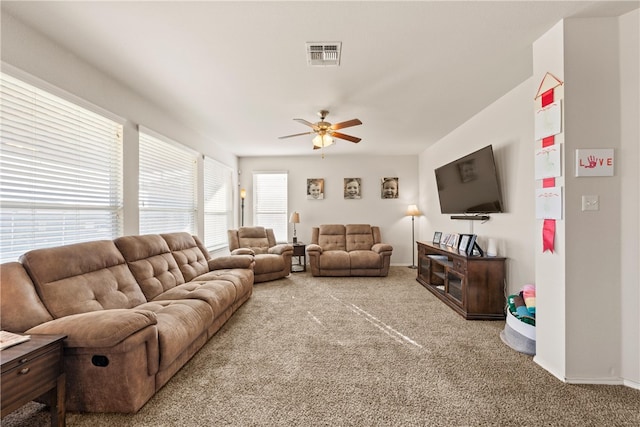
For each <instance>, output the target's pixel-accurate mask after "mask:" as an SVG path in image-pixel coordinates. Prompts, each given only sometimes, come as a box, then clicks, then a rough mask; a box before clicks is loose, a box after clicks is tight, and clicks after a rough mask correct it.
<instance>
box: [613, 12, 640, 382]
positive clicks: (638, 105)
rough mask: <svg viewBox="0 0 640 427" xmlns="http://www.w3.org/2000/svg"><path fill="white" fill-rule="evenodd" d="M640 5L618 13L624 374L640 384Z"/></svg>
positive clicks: (628, 379)
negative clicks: (639, 118)
mask: <svg viewBox="0 0 640 427" xmlns="http://www.w3.org/2000/svg"><path fill="white" fill-rule="evenodd" d="M639 27H640V10H635V11H634V12H631V13H628V14H626V15H624V16H622V17H621V18H620V29H619V35H618V39H619V40H620V81H621V87H622V90H621V105H622V111H621V132H620V141H621V144H620V151H619V155H618V156H617V159H618V161H617V163H618V165H619V170H620V171H621V187H620V189H621V192H622V200H621V205H620V212H621V216H620V226H621V235H622V236H623V237H622V241H621V250H620V271H621V272H622V274H621V280H622V291H621V295H620V298H621V310H620V314H621V318H620V322H621V325H622V328H621V329H622V331H621V337H620V338H621V341H622V351H621V352H622V367H621V376H622V378H624V380H625V382H626V384H627V385H629V386H634V387H636V388H638V389H640V310H638V307H640V263H639V262H638V260H639V259H640V249H639V246H640V243H639V242H640V173H639V172H638V165H640V147H639V145H640V144H639V143H638V142H639V141H640V120H638V117H640V78H639V76H640V31H639V30H638V28H639Z"/></svg>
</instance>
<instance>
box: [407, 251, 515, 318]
mask: <svg viewBox="0 0 640 427" xmlns="http://www.w3.org/2000/svg"><path fill="white" fill-rule="evenodd" d="M417 244H418V277H417V278H416V280H417V281H418V282H419V283H420V284H421V285H422V286H424V287H425V288H427V289H428V290H429V291H431V293H433V294H434V295H435V296H436V297H438V298H439V299H441V300H442V301H443V302H444V303H445V304H447V305H448V306H449V307H451V308H452V309H454V310H455V311H456V312H458V313H459V314H460V315H461V316H462V317H464V318H465V319H468V320H503V319H504V318H505V311H504V310H505V277H506V276H505V261H506V258H503V257H488V256H469V255H467V254H462V253H459V252H458V251H457V250H456V249H453V248H451V247H448V246H441V245H439V244H433V243H429V242H417Z"/></svg>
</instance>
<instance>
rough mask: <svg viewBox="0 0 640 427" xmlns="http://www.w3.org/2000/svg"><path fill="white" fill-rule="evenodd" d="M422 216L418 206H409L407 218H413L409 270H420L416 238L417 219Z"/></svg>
mask: <svg viewBox="0 0 640 427" xmlns="http://www.w3.org/2000/svg"><path fill="white" fill-rule="evenodd" d="M419 215H421V214H420V211H419V210H418V207H417V206H416V205H409V207H408V208H407V216H410V217H411V265H410V266H409V268H418V267H417V266H416V262H415V261H416V238H415V225H414V222H415V217H417V216H419Z"/></svg>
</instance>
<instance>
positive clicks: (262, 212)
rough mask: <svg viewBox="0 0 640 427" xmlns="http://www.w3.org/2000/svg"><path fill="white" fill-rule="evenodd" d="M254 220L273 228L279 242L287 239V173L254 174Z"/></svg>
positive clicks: (256, 222) (258, 223)
mask: <svg viewBox="0 0 640 427" xmlns="http://www.w3.org/2000/svg"><path fill="white" fill-rule="evenodd" d="M253 190H254V195H253V222H254V224H255V225H259V226H262V227H265V228H273V232H274V234H275V236H276V240H277V241H278V242H286V241H287V230H288V226H287V173H286V172H256V173H254V174H253Z"/></svg>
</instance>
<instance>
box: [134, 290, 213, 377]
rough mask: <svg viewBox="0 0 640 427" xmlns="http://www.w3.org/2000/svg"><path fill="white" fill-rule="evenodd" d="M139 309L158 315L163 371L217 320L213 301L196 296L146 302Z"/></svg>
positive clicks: (161, 367) (160, 366)
mask: <svg viewBox="0 0 640 427" xmlns="http://www.w3.org/2000/svg"><path fill="white" fill-rule="evenodd" d="M138 309H140V310H149V311H152V312H154V313H155V314H156V317H157V319H158V323H157V325H156V327H157V328H158V344H159V346H160V365H159V368H160V370H161V371H162V370H163V369H165V368H167V367H168V366H169V365H171V363H173V361H175V360H176V359H177V358H178V356H180V355H181V354H182V353H183V352H184V351H185V349H188V348H189V347H190V346H191V345H192V343H194V342H195V341H196V339H197V338H198V337H199V336H200V335H202V334H206V331H207V329H208V328H209V326H210V325H211V324H212V323H213V310H212V309H211V307H210V306H209V304H207V303H206V302H204V301H201V300H196V299H193V300H180V301H174V300H169V301H153V302H149V303H146V304H142V305H141V306H139V307H138Z"/></svg>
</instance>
